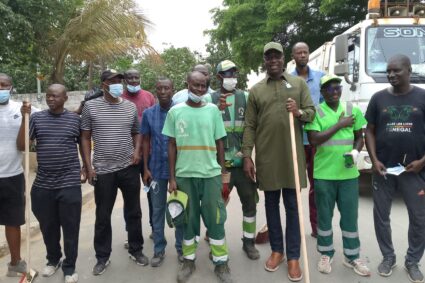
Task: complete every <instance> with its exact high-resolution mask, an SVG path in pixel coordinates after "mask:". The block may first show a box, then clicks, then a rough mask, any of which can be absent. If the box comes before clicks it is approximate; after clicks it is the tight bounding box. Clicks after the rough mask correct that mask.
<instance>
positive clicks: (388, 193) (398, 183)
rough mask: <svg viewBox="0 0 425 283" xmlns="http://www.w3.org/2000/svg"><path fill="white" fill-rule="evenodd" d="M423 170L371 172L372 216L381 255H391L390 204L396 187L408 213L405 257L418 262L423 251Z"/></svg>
mask: <svg viewBox="0 0 425 283" xmlns="http://www.w3.org/2000/svg"><path fill="white" fill-rule="evenodd" d="M424 188H425V173H424V172H420V173H419V174H415V173H411V172H409V173H408V172H405V173H402V174H401V175H399V176H397V177H396V176H393V175H390V174H387V175H386V177H385V178H384V177H382V176H380V175H377V174H373V219H374V223H375V234H376V239H377V240H378V244H379V249H380V250H381V253H382V255H383V256H384V257H395V253H394V246H393V241H392V237H391V221H390V213H391V204H392V200H393V198H394V194H395V192H396V190H398V191H399V192H401V194H402V196H403V199H404V203H405V204H406V207H407V212H408V215H409V232H408V243H409V248H408V249H407V254H406V260H407V261H410V262H414V263H418V262H420V261H421V259H422V256H423V254H424V250H425V193H424Z"/></svg>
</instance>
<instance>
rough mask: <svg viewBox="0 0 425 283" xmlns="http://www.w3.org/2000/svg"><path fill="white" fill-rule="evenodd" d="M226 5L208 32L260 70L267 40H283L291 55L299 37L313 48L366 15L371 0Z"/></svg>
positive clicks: (254, 0) (258, 0) (231, 0)
mask: <svg viewBox="0 0 425 283" xmlns="http://www.w3.org/2000/svg"><path fill="white" fill-rule="evenodd" d="M223 6H224V8H222V9H215V10H213V11H212V14H213V19H214V22H215V24H216V25H217V28H215V29H213V30H210V31H208V32H207V33H208V34H210V36H211V38H212V41H214V42H223V44H225V43H227V44H229V45H230V49H231V53H232V55H233V59H234V60H235V61H236V62H239V64H240V65H241V67H242V68H244V69H247V70H248V69H252V70H257V69H258V67H259V66H260V65H261V63H262V53H263V46H264V44H265V43H267V42H269V41H278V42H280V43H282V45H283V46H284V47H285V48H286V50H285V55H286V58H288V59H289V58H290V53H291V50H290V47H291V46H292V45H293V44H295V43H296V42H298V41H305V42H307V44H309V46H310V49H311V51H313V50H315V49H316V48H317V47H319V46H320V45H322V44H323V43H324V42H325V41H328V40H330V39H331V38H332V37H333V36H335V35H336V34H339V33H341V32H343V31H344V30H345V29H347V28H348V27H350V26H351V25H353V24H355V23H357V22H359V21H360V20H362V19H364V17H365V15H366V9H367V0H353V1H344V0H326V1H321V0H311V1H310V0H238V1H236V0H224V2H223Z"/></svg>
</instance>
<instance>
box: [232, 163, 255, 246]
mask: <svg viewBox="0 0 425 283" xmlns="http://www.w3.org/2000/svg"><path fill="white" fill-rule="evenodd" d="M227 170H228V171H229V172H230V173H231V176H230V183H229V189H230V190H232V189H233V187H236V189H237V191H238V195H239V199H240V201H241V203H242V213H243V220H242V230H243V237H244V238H248V239H254V237H255V230H256V214H257V202H258V192H257V186H256V184H255V183H254V182H253V181H252V180H251V179H249V178H248V177H247V176H246V175H245V172H244V171H243V168H242V167H230V168H227Z"/></svg>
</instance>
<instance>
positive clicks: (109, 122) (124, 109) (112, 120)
mask: <svg viewBox="0 0 425 283" xmlns="http://www.w3.org/2000/svg"><path fill="white" fill-rule="evenodd" d="M81 130H85V131H91V132H92V139H93V143H94V154H93V167H94V169H95V171H96V173H97V174H106V173H111V172H116V171H118V170H121V169H124V168H126V167H128V166H130V165H131V163H132V155H133V153H134V146H133V139H132V135H134V134H138V131H139V121H138V118H137V110H136V106H135V105H134V103H132V102H130V101H127V100H124V99H122V100H121V101H120V102H119V103H110V102H108V101H106V100H105V99H104V98H103V97H99V98H96V99H93V100H90V101H87V102H86V104H85V105H84V108H83V113H82V116H81Z"/></svg>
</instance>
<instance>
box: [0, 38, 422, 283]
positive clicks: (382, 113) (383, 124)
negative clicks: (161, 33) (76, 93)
mask: <svg viewBox="0 0 425 283" xmlns="http://www.w3.org/2000/svg"><path fill="white" fill-rule="evenodd" d="M263 55H264V57H263V58H264V66H265V69H266V76H265V78H264V79H263V80H261V81H260V82H258V83H257V84H256V85H254V86H253V87H252V88H251V89H250V90H249V93H248V92H246V91H243V90H241V89H239V88H237V83H238V81H237V78H238V67H237V66H236V65H235V64H234V63H233V62H232V61H230V60H224V61H222V62H220V63H219V64H218V65H217V67H216V76H217V79H218V81H219V83H220V87H219V89H218V90H216V91H214V90H212V89H210V87H209V80H210V71H209V69H208V68H207V67H206V66H204V65H197V66H195V67H194V68H193V69H192V71H191V72H190V73H189V74H188V76H187V89H184V90H181V91H179V92H178V93H176V94H174V93H175V92H174V85H173V82H172V80H170V79H169V78H166V77H159V78H158V80H157V82H156V86H155V90H156V99H155V97H154V96H153V95H152V94H151V93H149V92H147V91H145V90H143V89H141V87H140V74H139V73H138V71H137V70H128V71H127V72H125V73H124V74H121V73H118V72H116V71H114V70H106V71H104V72H103V73H102V75H101V83H102V84H101V90H100V91H98V94H93V95H89V96H87V99H86V101H84V102H83V103H82V104H81V106H80V108H79V109H78V110H77V111H74V112H72V111H68V110H67V109H66V108H64V104H65V102H66V100H67V94H66V89H65V87H64V86H63V85H60V84H53V85H50V86H49V87H48V89H47V91H46V103H47V105H48V109H47V110H44V111H37V110H36V109H34V108H31V106H30V104H29V103H25V102H24V103H23V104H22V106H21V104H20V103H17V102H14V101H12V100H10V93H11V91H12V88H13V85H12V79H11V78H10V77H9V76H8V75H6V74H0V118H1V119H2V121H4V122H2V124H1V125H0V129H1V131H2V136H1V138H0V139H1V140H2V141H3V147H2V148H1V149H0V204H1V205H0V224H1V225H5V226H6V239H7V241H8V244H9V248H10V254H11V262H10V263H9V264H8V273H7V275H8V276H16V275H19V274H21V273H23V272H25V271H26V264H25V261H23V260H22V259H21V257H20V228H19V227H20V225H22V224H24V222H25V220H24V206H25V203H24V177H23V174H22V172H23V170H22V166H21V155H20V153H19V151H22V150H23V149H24V147H25V131H24V124H25V117H26V114H30V115H31V116H30V121H29V124H30V129H29V130H30V131H29V132H30V137H29V138H30V140H31V142H35V143H36V149H37V161H38V168H37V175H36V179H35V181H34V183H33V186H32V190H31V201H32V207H33V212H34V215H35V216H36V218H37V220H38V221H39V223H40V228H41V232H42V235H43V240H44V243H45V245H46V251H47V256H46V259H47V264H46V266H45V267H44V269H43V271H42V275H43V276H47V277H48V276H51V275H53V274H54V273H55V272H56V270H57V269H58V268H59V267H60V266H62V269H63V272H64V275H65V282H66V283H72V282H77V281H78V274H77V273H76V270H75V263H76V259H77V254H78V237H79V225H80V218H81V203H82V201H81V182H83V181H85V180H86V179H87V180H88V182H89V183H90V184H91V185H93V186H94V196H95V203H96V220H95V229H94V230H95V231H94V249H95V253H96V259H97V262H96V264H95V266H94V267H93V271H92V272H93V275H101V274H102V273H103V272H105V270H106V268H107V266H108V265H109V264H110V256H111V251H112V250H111V245H112V226H111V213H112V209H113V207H114V203H115V199H116V196H117V190H118V188H119V189H120V190H121V193H122V196H123V200H124V209H123V215H124V220H125V227H126V230H127V233H128V242H126V243H125V246H126V247H127V248H128V252H129V256H130V258H131V259H132V260H134V261H135V263H136V264H138V265H142V266H146V265H148V264H149V262H150V264H151V266H153V267H158V266H160V265H161V264H162V263H163V261H164V258H165V247H166V245H167V241H166V239H165V236H164V226H165V215H166V212H168V213H169V211H167V210H168V208H169V206H168V203H169V202H167V191H168V192H169V193H170V195H171V196H174V197H175V198H179V199H181V200H182V203H185V204H184V205H183V210H184V211H183V213H184V218H183V219H184V221H181V223H177V221H176V225H175V228H176V229H175V240H176V241H175V248H176V251H177V258H178V261H179V262H181V267H180V270H179V271H178V274H177V282H179V283H182V282H187V281H188V280H189V278H190V277H191V275H192V274H193V272H194V271H195V260H196V249H197V246H198V243H199V239H200V236H201V235H200V225H201V224H200V219H201V218H202V220H203V222H204V225H205V227H206V229H207V235H206V236H205V239H206V240H207V241H208V242H209V246H210V249H211V252H210V259H211V261H212V262H213V264H214V266H215V268H214V273H215V274H216V276H217V278H218V279H219V281H220V282H232V277H231V273H230V269H229V266H228V261H229V254H228V247H227V243H226V233H225V226H224V224H225V222H226V219H227V212H226V205H227V203H228V200H229V194H230V192H231V190H232V188H233V187H236V189H237V193H238V195H239V198H240V201H241V204H242V212H243V219H242V221H241V222H242V223H241V227H242V249H243V250H244V252H245V253H246V255H247V257H248V258H249V259H252V260H257V259H259V257H260V254H259V252H258V250H257V249H256V247H255V234H256V211H257V208H256V206H257V202H258V199H259V198H258V191H257V188H259V189H260V190H262V191H264V197H265V209H266V220H267V226H268V231H269V240H270V246H271V250H272V252H271V255H270V256H269V258H268V259H267V260H266V262H265V266H264V268H265V269H266V270H267V271H269V272H273V271H276V270H277V269H278V268H279V266H280V264H281V263H282V262H283V261H284V260H286V261H287V266H288V278H289V280H291V281H300V280H302V278H303V272H302V270H301V267H300V263H299V258H300V243H301V235H300V228H299V216H298V207H297V200H296V191H295V178H297V177H299V178H300V181H301V186H302V187H307V176H308V180H309V185H310V191H309V208H310V222H311V228H312V233H311V236H313V237H315V238H317V251H318V252H319V253H320V259H319V261H318V263H317V269H318V270H319V271H320V272H321V273H325V274H328V273H330V272H331V269H332V261H333V255H334V253H335V248H334V245H333V229H332V218H333V211H334V207H335V204H337V207H338V209H339V212H340V214H341V221H340V228H341V233H342V239H343V253H344V260H343V264H344V265H345V266H347V267H349V268H351V269H353V270H354V271H355V272H356V273H357V274H359V275H361V276H370V275H371V272H370V270H369V268H368V267H367V265H366V264H365V262H364V261H363V260H361V259H360V240H359V231H358V223H357V222H358V202H359V198H358V194H359V193H358V176H359V172H358V170H357V168H356V160H357V157H358V155H359V151H361V150H362V149H363V146H364V140H363V134H364V132H363V129H364V128H365V126H366V132H365V135H366V146H367V149H368V151H369V156H370V158H371V160H372V163H373V169H374V173H373V198H374V223H375V232H376V237H377V240H378V244H379V247H380V250H381V252H382V255H383V260H382V262H381V263H380V264H379V266H378V273H379V274H380V275H382V276H390V275H391V273H392V269H393V268H394V267H395V265H396V256H395V253H394V247H393V244H392V239H391V226H390V219H389V215H390V210H391V202H392V198H393V196H394V193H395V191H397V190H399V191H401V192H402V195H403V198H404V200H405V203H406V206H407V208H408V212H409V234H408V237H409V241H408V242H409V249H408V251H407V255H406V257H405V264H404V266H405V268H406V270H407V273H408V277H409V279H410V281H411V282H424V278H423V275H422V273H421V271H420V269H419V267H418V263H419V262H420V260H421V258H422V255H423V252H424V248H425V236H424V235H425V203H424V202H425V193H424V187H425V186H424V185H425V179H424V177H425V176H424V174H425V173H424V172H425V171H424V170H423V168H424V165H425V130H424V129H425V127H424V121H425V91H424V90H422V89H420V88H418V87H415V86H411V85H410V82H409V78H410V74H411V64H410V61H409V59H408V57H406V56H403V55H396V56H394V57H392V58H391V59H390V60H389V61H388V64H387V76H388V80H389V82H390V84H391V86H390V87H389V88H387V89H385V90H382V91H380V92H378V93H376V94H374V95H373V97H372V99H371V101H370V103H369V106H368V109H367V111H366V115H365V116H363V114H362V113H361V111H360V109H359V108H358V107H357V106H355V105H353V104H352V103H350V102H342V101H340V98H341V93H342V86H341V79H340V78H339V77H337V76H335V75H332V74H325V73H323V72H321V71H317V70H313V69H312V68H310V67H309V66H308V61H309V47H308V45H307V44H306V43H304V42H299V43H297V44H295V45H294V46H293V48H292V58H293V59H294V61H295V63H296V69H295V70H294V71H293V72H292V73H291V74H289V73H288V72H287V71H285V68H284V50H283V47H282V45H281V44H280V43H276V42H269V43H267V44H266V45H265V46H264V52H263ZM31 113H32V114H31ZM289 115H293V117H294V125H293V126H294V130H295V140H296V156H297V158H298V164H299V176H294V175H293V174H292V172H293V164H292V162H290V160H291V157H292V155H293V154H295V153H293V152H292V148H291V139H290V128H291V125H290V117H289ZM92 145H93V147H92ZM254 148H255V163H254V161H253V159H252V155H253V151H254ZM78 149H79V150H80V156H81V159H82V164H83V166H80V161H79V153H78ZM92 150H93V152H92ZM398 164H401V165H403V166H404V169H405V171H406V172H404V173H402V174H401V175H399V176H394V175H390V174H387V168H391V167H394V166H397V165H398ZM140 179H142V180H143V184H144V187H145V191H148V202H149V222H150V226H151V227H152V234H151V235H152V238H153V240H154V252H153V257H152V258H151V259H150V260H149V259H148V257H147V256H145V255H144V253H143V244H144V239H143V236H142V225H141V218H142V215H141V207H140V191H141V181H140ZM281 196H282V197H283V203H284V206H285V212H286V231H285V247H284V234H283V231H282V225H281V218H280V209H279V204H280V199H281ZM61 229H62V230H63V237H64V253H65V259H64V260H63V261H62V252H61V247H60V237H61Z"/></svg>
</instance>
